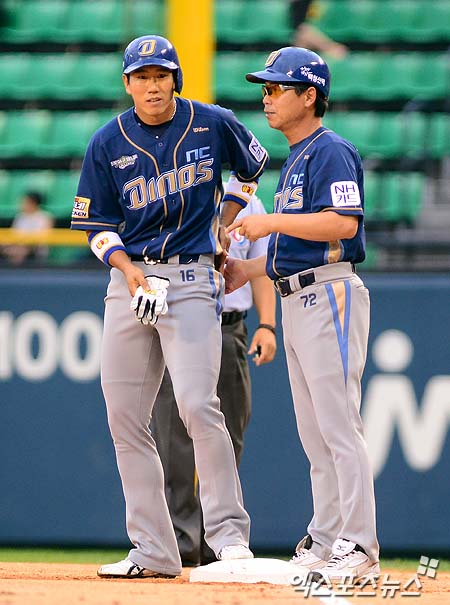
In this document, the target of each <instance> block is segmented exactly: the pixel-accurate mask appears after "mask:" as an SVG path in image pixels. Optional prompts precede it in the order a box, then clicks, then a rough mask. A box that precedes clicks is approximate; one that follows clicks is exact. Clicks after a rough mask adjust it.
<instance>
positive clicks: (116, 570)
mask: <svg viewBox="0 0 450 605" xmlns="http://www.w3.org/2000/svg"><path fill="white" fill-rule="evenodd" d="M97 575H98V576H100V577H101V578H175V575H171V574H165V573H160V572H159V571H152V570H151V569H146V568H145V567H141V566H140V565H136V563H133V561H130V559H124V560H123V561H119V562H118V563H110V564H109V565H102V566H101V567H100V569H99V570H98V571H97Z"/></svg>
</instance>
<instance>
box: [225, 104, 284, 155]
mask: <svg viewBox="0 0 450 605" xmlns="http://www.w3.org/2000/svg"><path fill="white" fill-rule="evenodd" d="M236 116H237V117H238V118H239V120H240V121H241V122H243V123H244V124H245V125H246V126H247V128H248V129H249V130H251V131H252V132H253V134H254V135H255V137H256V138H257V139H258V140H259V142H260V143H261V145H263V147H265V148H266V149H267V151H268V152H269V155H270V157H271V158H276V159H281V160H284V159H286V158H287V157H288V155H289V146H288V144H287V142H286V139H285V137H284V135H283V134H282V133H281V132H279V131H278V130H274V129H273V128H270V126H269V124H268V122H267V118H266V117H265V115H264V113H263V110H262V107H261V110H259V111H241V112H236Z"/></svg>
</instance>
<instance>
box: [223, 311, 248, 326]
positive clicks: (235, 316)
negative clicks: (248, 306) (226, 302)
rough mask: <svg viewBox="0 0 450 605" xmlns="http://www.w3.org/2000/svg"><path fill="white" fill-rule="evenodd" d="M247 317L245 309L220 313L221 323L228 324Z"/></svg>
mask: <svg viewBox="0 0 450 605" xmlns="http://www.w3.org/2000/svg"><path fill="white" fill-rule="evenodd" d="M246 317H247V311H225V312H224V313H222V325H223V326H229V325H231V324H235V323H237V322H238V321H241V320H242V319H245V318H246Z"/></svg>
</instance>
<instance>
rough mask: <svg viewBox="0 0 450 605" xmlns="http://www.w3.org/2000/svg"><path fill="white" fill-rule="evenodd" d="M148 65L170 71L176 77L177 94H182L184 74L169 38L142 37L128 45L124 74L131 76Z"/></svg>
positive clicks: (124, 58)
mask: <svg viewBox="0 0 450 605" xmlns="http://www.w3.org/2000/svg"><path fill="white" fill-rule="evenodd" d="M146 65H159V66H160V67H165V68H167V69H170V71H171V72H172V73H173V77H174V82H175V92H178V93H179V92H181V89H182V88H183V72H182V71H181V67H180V62H179V60H178V55H177V51H176V50H175V48H174V46H173V44H172V43H171V42H169V40H167V38H163V37H162V36H156V35H147V36H140V37H139V38H135V39H134V40H132V41H131V42H130V43H129V44H128V46H127V47H126V49H125V52H124V55H123V69H122V72H123V73H124V74H130V73H132V72H133V71H135V70H136V69H140V68H141V67H144V66H146Z"/></svg>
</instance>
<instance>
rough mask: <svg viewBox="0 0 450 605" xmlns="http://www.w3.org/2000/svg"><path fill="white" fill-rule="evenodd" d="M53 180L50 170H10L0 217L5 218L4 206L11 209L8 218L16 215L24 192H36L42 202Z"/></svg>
mask: <svg viewBox="0 0 450 605" xmlns="http://www.w3.org/2000/svg"><path fill="white" fill-rule="evenodd" d="M54 179H55V175H54V172H53V171H52V170H33V171H27V170H12V171H10V172H9V173H8V197H7V201H6V204H5V201H4V200H2V208H1V211H0V216H1V217H2V218H3V217H5V206H6V207H7V208H13V212H12V213H11V214H10V217H9V218H13V217H14V216H15V214H16V213H17V209H18V204H19V202H20V199H21V198H22V196H23V195H24V193H25V192H26V191H38V192H39V193H41V194H42V195H43V196H44V201H45V199H46V198H47V195H48V193H49V191H50V189H51V187H52V185H53V182H54Z"/></svg>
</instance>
